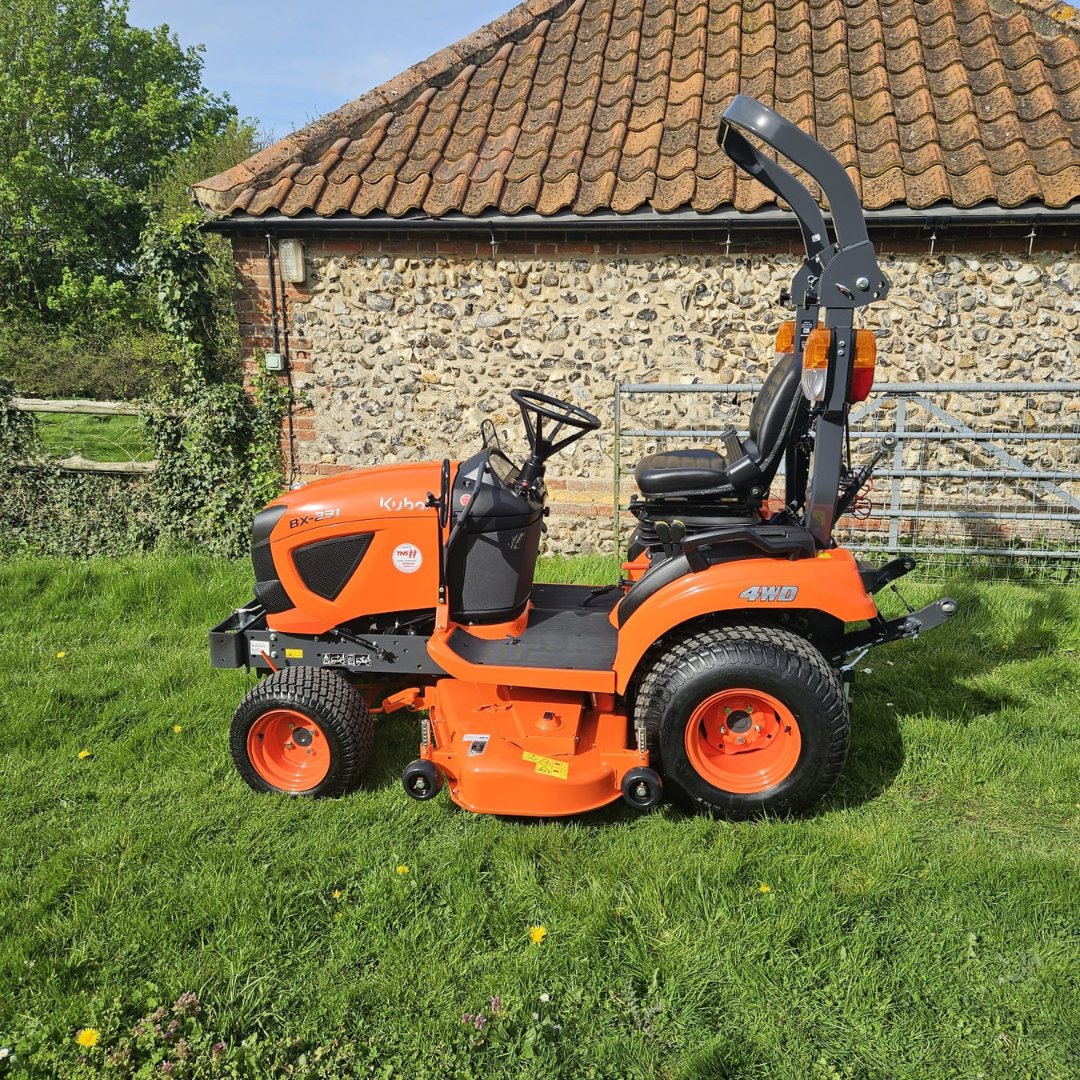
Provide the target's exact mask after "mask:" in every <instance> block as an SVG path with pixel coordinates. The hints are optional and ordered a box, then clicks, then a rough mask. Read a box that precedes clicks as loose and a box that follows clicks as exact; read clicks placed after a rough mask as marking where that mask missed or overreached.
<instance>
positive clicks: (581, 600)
mask: <svg viewBox="0 0 1080 1080" xmlns="http://www.w3.org/2000/svg"><path fill="white" fill-rule="evenodd" d="M621 596H622V592H621V590H619V589H611V590H609V591H606V592H603V593H600V592H599V591H598V590H597V589H594V588H593V587H592V586H590V585H537V586H536V587H535V588H534V589H533V593H532V600H533V610H532V612H531V613H530V615H529V625H528V628H527V629H526V630H525V633H524V634H522V635H521V637H519V638H500V639H499V640H498V641H485V640H484V639H482V638H477V637H473V636H472V635H471V634H469V633H466V632H465V631H464V630H460V629H458V630H455V631H454V633H453V634H452V635H451V637H450V641H449V645H450V648H451V649H453V650H454V652H456V653H457V654H458V656H460V657H461V658H462V660H466V661H468V662H469V663H470V664H492V665H499V666H505V667H527V668H566V669H569V670H571V671H610V670H611V665H612V664H613V663H614V661H615V650H616V648H617V646H618V643H619V634H618V631H617V630H616V629H615V627H614V626H612V625H611V623H610V622H609V621H608V616H609V615H610V613H611V609H612V608H613V607H614V606H615V605H616V604H617V603H618V601H619V598H620V597H621Z"/></svg>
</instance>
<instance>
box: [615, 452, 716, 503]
mask: <svg viewBox="0 0 1080 1080" xmlns="http://www.w3.org/2000/svg"><path fill="white" fill-rule="evenodd" d="M726 464H727V458H725V457H724V455H723V454H718V453H717V452H716V451H715V450H704V449H702V450H665V451H661V452H660V453H658V454H649V456H648V457H644V458H642V459H641V460H640V461H639V462H638V464H637V468H636V469H634V479H635V480H637V485H638V487H639V488H640V489H641V490H642V492H643V493H645V494H648V495H665V494H667V493H669V492H671V493H675V492H684V491H701V490H703V489H711V488H715V487H717V486H718V485H722V484H724V483H726V482H727V478H726V477H725V475H724V466H725V465H726Z"/></svg>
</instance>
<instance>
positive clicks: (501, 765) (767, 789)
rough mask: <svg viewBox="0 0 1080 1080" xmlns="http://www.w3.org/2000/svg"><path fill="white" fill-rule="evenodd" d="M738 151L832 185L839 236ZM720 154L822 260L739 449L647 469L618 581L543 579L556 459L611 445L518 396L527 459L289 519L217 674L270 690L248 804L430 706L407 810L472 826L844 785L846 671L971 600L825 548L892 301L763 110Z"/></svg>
mask: <svg viewBox="0 0 1080 1080" xmlns="http://www.w3.org/2000/svg"><path fill="white" fill-rule="evenodd" d="M747 135H749V136H752V137H753V139H754V140H755V141H756V142H760V143H764V144H766V145H767V146H769V147H771V148H772V149H773V150H775V151H776V152H777V153H778V154H779V155H781V156H782V157H784V158H786V159H787V160H789V161H791V162H793V163H794V164H795V165H797V166H799V167H800V168H801V169H803V170H804V171H805V172H806V173H808V174H809V175H810V176H811V177H813V178H814V180H816V181H817V183H818V184H820V186H821V188H822V189H823V191H824V193H825V195H826V197H827V198H828V203H829V207H830V210H831V214H832V223H831V224H832V229H833V234H834V235H833V236H830V233H829V230H828V228H827V227H826V222H825V219H824V216H823V214H822V212H821V210H820V208H819V207H818V205H817V203H816V202H815V200H814V199H813V198H812V197H811V195H810V193H809V191H808V190H807V189H806V188H805V187H804V186H803V184H802V183H800V182H799V181H798V180H797V179H796V178H795V176H794V175H793V174H792V173H790V172H789V171H787V170H786V169H784V168H783V167H781V166H780V165H778V164H777V163H776V162H775V161H773V160H772V159H771V158H769V157H767V156H765V154H763V153H762V152H761V151H760V150H759V149H758V148H757V146H756V145H755V142H751V141H750V139H748V138H747V137H746V136H747ZM720 141H721V144H722V146H723V148H724V150H725V151H726V152H727V153H728V155H729V156H730V157H731V158H732V159H733V160H734V161H735V163H736V164H737V165H738V166H739V167H740V168H742V169H744V170H745V171H746V172H748V173H750V174H751V175H753V176H754V177H756V178H757V179H758V180H760V181H761V182H762V183H763V184H765V185H766V186H767V187H769V188H770V189H771V190H772V191H773V192H774V193H775V194H776V195H778V196H779V197H780V198H782V199H783V200H785V201H786V202H787V204H788V205H789V206H790V207H791V208H792V210H793V211H794V212H795V215H796V217H797V219H798V222H799V226H800V228H801V230H802V233H803V239H804V242H805V246H806V259H805V262H804V263H803V265H802V266H801V267H800V269H799V271H798V273H797V274H796V275H795V278H794V280H793V282H792V286H791V290H790V294H785V295H784V296H782V298H781V299H782V301H783V302H786V303H789V304H790V305H791V306H793V307H794V308H795V318H794V320H793V321H791V322H788V323H785V324H784V325H782V326H781V327H780V331H779V334H778V337H777V342H778V352H779V357H778V360H777V362H776V365H775V367H774V368H773V370H772V371H771V373H770V374H769V376H768V378H767V379H766V380H765V384H764V387H763V388H762V390H761V392H760V394H759V395H758V397H757V399H756V401H755V402H754V406H753V411H752V413H751V415H750V420H749V431H748V434H747V435H745V436H741V435H740V434H738V433H736V432H735V431H729V432H727V433H726V434H724V435H723V436H722V437H721V440H720V442H721V445H720V447H719V448H717V449H716V450H675V451H670V452H664V453H656V454H651V455H649V456H648V457H645V458H644V459H642V460H641V461H640V462H639V463H638V465H637V469H636V478H637V483H638V487H639V489H640V492H641V494H640V497H638V498H635V500H634V502H633V503H632V505H631V510H632V511H633V513H634V515H635V516H636V518H637V521H638V524H637V527H636V529H635V532H634V535H633V538H632V540H631V546H630V553H629V557H630V562H628V563H627V564H626V565H625V572H626V579H625V580H623V581H621V582H620V583H619V584H617V585H612V586H610V587H608V588H592V587H589V586H583V585H535V584H534V583H533V571H534V568H535V564H536V557H537V551H538V549H539V545H540V536H541V532H542V528H543V521H544V516H545V512H546V510H545V502H546V492H545V488H544V474H545V471H546V469H547V464H548V461H549V459H550V458H551V457H552V456H553V455H554V454H556V453H557V452H558V451H559V450H562V449H564V448H565V447H567V446H569V445H570V444H571V443H572V442H574V441H575V440H577V439H579V438H581V437H582V436H583V435H585V434H586V433H588V432H591V431H594V430H596V429H597V428H599V427H600V420H598V419H597V418H596V417H595V416H593V415H592V414H591V413H588V412H586V411H585V410H584V409H581V408H579V407H578V406H576V405H571V404H569V403H567V402H562V401H558V400H557V399H555V398H552V397H549V396H548V395H546V394H542V393H536V392H534V391H531V390H514V391H513V392H512V394H511V397H512V398H513V399H514V401H515V402H517V404H518V405H519V406H520V408H521V414H522V420H523V422H524V426H525V431H526V434H527V436H528V442H529V448H530V449H529V455H528V457H527V458H526V460H525V461H523V462H521V463H515V462H514V461H511V460H510V458H509V457H507V455H506V454H505V453H503V451H502V450H501V449H500V447H499V444H498V441H497V439H496V438H495V434H494V429H493V428H492V427H491V425H490V424H485V425H484V427H485V429H486V431H485V432H484V437H483V446H482V448H481V449H480V450H479V452H478V453H475V454H473V455H472V456H471V457H468V458H466V459H465V460H463V461H443V462H441V463H439V462H431V463H422V464H414V465H393V466H388V467H385V468H376V469H365V470H360V471H356V472H350V473H346V474H343V475H341V476H336V477H333V478H329V479H325V480H318V481H316V482H314V483H310V484H307V485H304V486H302V487H300V488H297V489H296V490H293V491H289V492H287V493H285V494H284V495H282V496H281V497H280V498H278V499H275V500H274V501H273V502H272V503H270V505H269V506H267V507H266V508H265V509H264V510H262V511H260V513H259V514H258V515H257V516H256V518H255V524H254V530H253V536H252V547H251V554H252V560H253V562H254V567H255V578H256V583H255V599H254V600H253V601H252V602H251V603H249V604H248V605H247V606H246V607H243V608H240V609H239V610H238V611H235V612H233V614H232V615H230V616H229V618H227V619H226V620H225V621H224V622H223V623H221V625H220V626H218V627H216V628H215V629H214V630H212V631H211V632H210V646H211V654H212V658H213V662H214V664H216V665H217V666H219V667H240V666H247V667H249V668H253V669H255V670H257V671H258V672H259V673H260V674H261V675H266V676H267V677H266V678H263V679H261V680H260V682H259V683H258V685H257V686H256V687H255V688H254V689H253V690H252V691H251V692H250V693H249V694H248V695H247V697H246V698H244V700H243V701H242V702H241V704H240V707H239V708H238V709H237V710H236V714H235V716H234V719H233V723H232V733H231V743H232V753H233V757H234V759H235V761H236V764H237V767H238V768H239V770H240V772H241V774H242V775H243V777H244V779H245V780H246V781H247V782H248V783H249V784H250V785H251V786H252V787H253V788H255V789H256V790H258V791H280V792H287V793H290V794H295V795H301V794H303V795H338V794H341V793H342V792H345V791H347V790H348V789H349V788H351V787H352V786H353V785H354V784H356V783H357V782H358V780H359V779H360V777H361V774H362V773H363V770H364V767H365V764H366V763H367V760H368V757H369V755H370V753H371V748H372V741H373V737H374V731H373V725H372V713H373V712H376V711H378V712H384V713H386V712H392V711H395V710H396V709H399V708H404V707H408V708H411V709H413V710H416V711H417V712H418V713H419V714H420V756H419V758H418V759H417V760H416V761H414V762H413V763H412V764H411V765H409V766H408V768H407V769H406V770H405V774H404V784H405V791H406V792H407V793H408V794H409V795H410V796H412V797H413V798H414V799H430V798H432V797H433V796H435V795H436V794H437V793H438V792H439V791H440V789H441V788H442V787H444V786H445V787H447V788H448V789H449V793H450V797H451V798H452V799H453V800H454V802H456V803H458V804H459V805H460V806H463V807H466V808H467V809H470V810H476V811H480V812H483V813H495V814H507V815H532V816H549V815H557V814H576V813H580V812H582V811H585V810H591V809H593V808H595V807H599V806H603V805H605V804H606V803H610V802H613V801H615V800H616V799H618V798H620V796H621V797H622V798H623V799H625V800H626V801H627V802H628V803H629V804H630V805H631V806H633V807H637V808H639V809H647V808H649V807H652V806H654V805H655V804H656V803H657V802H658V801H659V800H660V799H661V797H662V793H663V792H664V791H667V792H669V793H671V794H674V795H676V796H678V797H680V798H681V799H682V800H683V801H685V802H688V803H690V804H692V805H694V806H697V807H699V808H702V809H705V810H708V811H714V812H717V813H720V814H724V815H728V816H732V817H742V816H747V815H751V814H757V813H761V812H769V813H792V812H798V811H804V810H806V809H807V808H809V807H811V806H813V805H814V804H815V803H817V802H818V801H819V800H820V799H822V798H823V797H824V796H825V794H826V793H827V792H828V791H829V790H830V788H831V787H832V786H833V784H834V783H835V782H836V780H837V778H838V777H839V775H840V773H841V770H842V769H843V765H844V759H845V757H846V755H847V748H848V731H849V716H848V702H847V696H848V695H847V689H848V687H847V686H846V685H845V684H846V683H850V681H851V679H852V677H853V664H854V660H853V658H854V657H858V656H860V655H862V653H863V652H865V650H866V649H867V648H869V647H871V646H873V645H879V644H881V643H883V642H887V641H893V640H895V639H897V638H905V637H915V636H916V635H917V634H919V633H920V632H922V631H924V630H927V629H930V628H932V627H934V626H937V625H939V624H940V623H942V622H944V621H945V620H946V619H947V618H948V617H949V616H950V615H952V614H953V612H954V611H955V609H956V605H955V603H954V602H953V601H951V600H939V601H937V602H936V603H934V604H931V605H929V606H928V607H926V608H924V609H923V610H921V611H917V612H912V613H911V614H908V615H905V616H902V617H900V618H896V619H886V618H884V617H883V616H882V615H881V614H879V612H878V610H877V607H876V606H875V603H874V594H875V593H876V592H877V591H878V590H879V589H881V588H882V587H883V586H885V585H886V584H888V583H889V582H890V581H892V580H893V579H894V578H896V577H898V576H900V575H901V574H904V573H907V572H908V571H909V570H911V569H912V567H913V566H914V562H913V561H912V560H911V559H908V558H899V559H895V560H893V561H892V562H890V563H888V564H887V565H885V566H882V567H873V566H870V565H868V564H866V563H863V562H860V561H858V560H856V559H855V558H854V557H853V556H852V554H851V553H850V552H848V551H846V550H845V549H844V548H842V547H838V546H837V545H836V543H835V541H834V540H833V536H832V534H833V526H834V523H835V522H836V520H837V518H838V517H839V516H840V515H841V514H843V513H844V512H845V511H846V510H847V509H848V508H850V506H851V504H852V502H853V501H854V499H855V498H856V496H857V495H858V493H859V491H860V490H861V489H862V488H863V487H864V486H865V484H866V482H867V480H868V479H869V475H870V469H871V468H872V466H873V461H871V462H870V463H869V464H867V465H866V466H864V467H862V468H860V469H853V468H851V467H850V465H846V464H845V460H844V459H845V455H844V446H845V434H846V426H847V417H848V411H849V407H850V405H851V404H852V403H853V402H857V401H862V400H863V399H864V398H866V396H867V395H868V394H869V392H870V388H871V383H872V381H873V376H874V359H875V350H874V338H873V335H872V334H871V333H869V332H868V331H865V330H856V329H855V328H854V326H853V315H854V311H855V309H856V308H860V307H863V306H865V305H867V304H870V303H872V302H873V301H875V300H880V299H882V298H883V297H884V296H885V295H886V293H887V292H888V288H889V283H888V280H887V278H886V276H885V274H884V273H883V272H882V270H881V268H880V267H879V266H878V263H877V259H876V257H875V255H874V248H873V246H872V245H871V243H870V241H869V239H868V238H867V233H866V224H865V220H864V217H863V213H862V208H861V206H860V205H859V201H858V197H857V195H856V193H855V190H854V188H853V187H852V185H851V182H850V180H849V179H848V177H847V174H846V173H845V171H844V169H843V168H842V167H841V166H840V165H839V163H838V162H837V161H836V160H835V158H833V157H832V156H831V155H830V154H828V153H827V152H826V151H825V150H824V149H823V148H822V147H821V146H820V145H819V144H818V143H817V142H815V141H814V140H813V139H812V138H810V137H809V136H808V135H806V134H804V133H803V132H801V131H800V130H799V129H798V128H796V127H794V126H793V125H791V124H790V123H788V122H787V121H786V120H784V119H783V118H782V117H780V116H778V115H777V114H776V113H775V112H773V111H772V110H771V109H768V108H766V107H765V106H764V105H761V104H760V103H759V102H757V101H754V100H753V99H751V98H747V97H742V96H740V97H737V98H735V100H734V101H733V102H732V104H731V106H730V107H729V108H728V110H727V112H726V113H725V114H724V123H723V126H722V128H721V132H720ZM885 449H886V447H884V446H883V447H882V448H881V450H880V451H879V455H880V453H883V452H884V450H885ZM875 460H876V459H875ZM781 461H783V462H784V464H785V470H784V485H783V486H784V491H783V497H782V499H781V498H779V497H778V498H775V499H773V498H770V488H771V486H772V484H773V480H774V477H775V476H776V474H777V472H778V470H779V465H780V462H781Z"/></svg>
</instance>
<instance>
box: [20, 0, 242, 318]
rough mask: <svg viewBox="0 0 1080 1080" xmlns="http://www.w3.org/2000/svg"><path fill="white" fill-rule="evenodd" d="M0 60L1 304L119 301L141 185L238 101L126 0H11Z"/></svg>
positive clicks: (206, 135) (60, 313)
mask: <svg viewBox="0 0 1080 1080" xmlns="http://www.w3.org/2000/svg"><path fill="white" fill-rule="evenodd" d="M0 70H3V72H4V78H3V79H0V313H7V314H8V315H11V314H15V315H19V316H24V315H25V313H26V312H27V311H34V312H36V313H37V315H38V317H40V318H48V319H52V320H54V321H58V320H61V319H70V318H71V317H73V316H74V315H78V314H79V313H80V311H81V310H84V309H85V307H86V305H87V303H88V302H91V303H92V304H93V305H96V306H101V305H104V306H105V307H106V308H107V309H111V310H114V311H115V310H116V309H117V308H118V307H120V308H123V307H124V305H125V304H126V302H127V298H126V296H125V295H124V294H126V293H127V290H128V284H127V283H128V282H130V280H131V277H132V274H131V264H132V255H133V253H134V251H135V249H136V247H137V245H138V238H139V234H140V232H141V231H142V229H143V227H144V225H145V224H146V221H147V219H148V212H149V209H148V206H147V203H146V200H145V198H144V195H145V193H146V192H147V191H148V189H149V188H150V186H151V184H152V183H153V182H154V180H155V178H156V177H157V176H159V175H160V174H162V173H163V172H164V171H166V170H167V169H168V167H169V166H170V163H171V162H172V161H173V160H174V159H175V157H176V156H177V155H178V154H180V153H182V152H183V151H184V150H185V149H186V148H188V147H190V146H191V145H193V144H199V143H205V142H206V141H207V140H209V139H212V138H213V136H214V135H215V134H217V133H219V132H222V131H225V130H228V129H229V125H230V124H231V123H232V122H233V121H234V120H235V115H236V114H235V109H233V107H232V106H231V105H229V104H228V103H227V101H226V100H224V99H222V98H218V97H215V96H213V95H211V94H210V93H208V92H207V91H206V90H205V89H204V88H203V86H202V83H201V75H202V59H201V56H200V50H199V49H194V48H189V49H184V48H182V47H181V46H180V44H179V42H178V41H177V39H176V38H175V36H174V35H171V34H170V33H169V31H168V28H167V27H158V28H156V29H153V30H144V29H139V28H136V27H132V26H129V25H128V23H127V5H126V3H125V2H124V0H65V2H64V3H55V2H54V0H9V2H8V3H7V4H6V5H5V8H4V16H3V18H2V19H0ZM118 284H119V286H120V287H119V288H118Z"/></svg>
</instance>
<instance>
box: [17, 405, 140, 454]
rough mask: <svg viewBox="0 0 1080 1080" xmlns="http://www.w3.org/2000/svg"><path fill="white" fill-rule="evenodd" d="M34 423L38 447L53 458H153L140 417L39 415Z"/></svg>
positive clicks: (73, 414) (77, 414)
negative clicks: (38, 438)
mask: <svg viewBox="0 0 1080 1080" xmlns="http://www.w3.org/2000/svg"><path fill="white" fill-rule="evenodd" d="M38 422H39V425H40V427H39V431H40V433H41V442H42V445H43V446H44V447H45V449H46V451H47V452H48V453H49V454H51V455H52V456H54V457H71V456H73V455H76V454H80V455H82V456H83V457H84V458H89V459H90V460H91V461H150V460H151V459H152V458H153V456H154V453H153V450H152V449H151V447H150V444H149V441H148V440H147V437H146V427H145V425H144V423H143V420H142V417H140V416H88V415H83V414H82V413H40V414H39V415H38Z"/></svg>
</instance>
